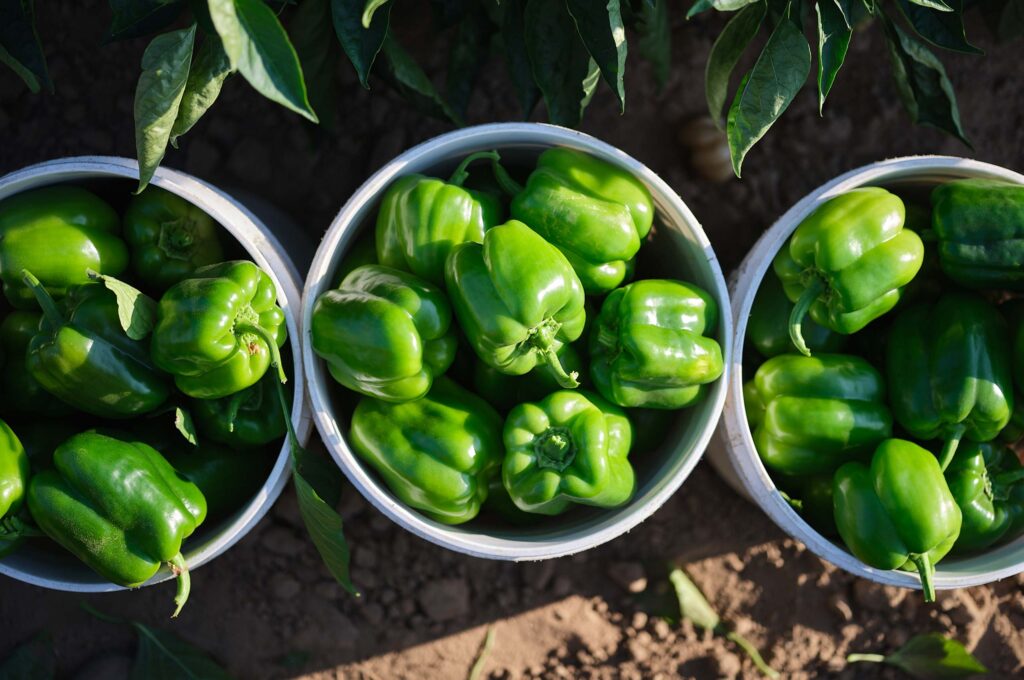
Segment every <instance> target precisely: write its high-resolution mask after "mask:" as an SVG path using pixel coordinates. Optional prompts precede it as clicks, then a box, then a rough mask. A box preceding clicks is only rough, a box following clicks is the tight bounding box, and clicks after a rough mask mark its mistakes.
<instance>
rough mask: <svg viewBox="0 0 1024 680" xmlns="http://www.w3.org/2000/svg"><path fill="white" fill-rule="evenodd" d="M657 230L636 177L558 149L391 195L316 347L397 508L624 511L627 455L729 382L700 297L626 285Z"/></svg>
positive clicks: (322, 321) (343, 271)
mask: <svg viewBox="0 0 1024 680" xmlns="http://www.w3.org/2000/svg"><path fill="white" fill-rule="evenodd" d="M482 161H488V162H489V163H488V166H485V167H484V168H481V169H480V171H479V172H477V171H476V170H474V172H473V173H472V174H471V173H470V172H469V169H470V166H471V164H473V163H478V162H482ZM480 165H482V163H480ZM487 169H489V172H488V171H487ZM655 218H656V215H655V209H654V204H653V201H652V199H651V195H650V192H649V191H648V189H647V187H646V186H645V185H644V184H643V183H642V182H640V181H639V180H638V179H637V178H636V177H634V176H633V175H632V174H631V173H630V172H628V171H627V170H624V169H623V168H621V167H618V166H617V165H614V164H610V163H608V162H606V161H603V160H601V159H598V158H595V157H592V156H590V155H588V154H585V153H582V152H579V151H575V150H572V149H564V148H552V149H549V150H547V151H545V152H543V153H542V154H540V156H539V158H537V160H536V162H535V163H534V164H532V165H530V166H528V167H515V168H506V167H505V166H504V165H503V164H502V162H501V159H500V157H499V156H498V154H497V153H496V152H494V151H486V152H481V153H476V154H472V155H470V156H468V157H466V158H464V159H462V160H461V162H460V163H459V164H458V166H457V167H455V168H454V171H453V173H452V175H451V176H450V177H449V178H448V179H447V180H445V179H441V178H437V177H428V176H424V175H408V176H405V177H402V178H399V179H398V180H396V181H395V182H394V183H393V184H392V185H391V186H390V187H389V188H388V190H387V191H386V192H385V195H384V196H383V198H382V201H381V205H380V206H379V210H378V212H377V221H376V225H375V229H374V230H373V232H372V233H366V234H363V235H360V236H359V237H358V238H357V240H356V242H355V245H354V246H352V247H351V248H350V249H349V251H348V253H347V255H346V258H345V259H344V260H342V261H341V262H340V263H339V265H338V270H337V272H336V273H335V277H336V279H335V280H336V281H337V285H336V287H335V288H334V289H332V290H330V291H327V292H325V293H324V294H322V295H321V296H320V297H319V299H317V300H316V303H315V305H314V308H313V315H312V324H311V328H310V338H311V342H312V348H313V350H314V351H315V352H316V354H317V355H319V356H320V357H321V358H322V359H323V361H324V362H325V364H326V368H327V370H328V372H329V373H330V375H331V376H332V377H333V378H334V379H335V380H336V381H337V382H338V384H339V385H340V386H341V387H342V388H344V389H346V390H348V391H349V392H350V393H354V395H356V397H357V401H356V403H355V406H354V408H353V410H352V411H351V417H350V418H342V419H340V420H342V421H345V420H347V421H348V422H349V432H348V443H349V444H350V446H351V448H352V450H353V451H354V452H355V453H356V454H357V455H358V456H359V457H360V458H361V459H362V460H363V461H364V462H365V463H366V464H367V466H368V467H369V468H371V469H372V470H374V471H375V472H376V473H377V475H379V477H380V479H381V480H382V481H383V482H384V483H385V484H386V485H387V486H388V487H389V488H390V490H391V492H392V493H393V495H394V496H395V498H396V499H398V501H400V502H402V503H404V504H406V505H407V506H409V507H410V508H413V509H415V510H417V511H419V512H421V513H423V514H424V515H426V516H427V517H429V518H430V519H432V520H434V521H437V522H440V523H443V524H461V523H464V522H469V521H471V520H474V519H475V518H477V517H478V516H481V518H483V517H486V518H488V521H491V522H497V523H502V522H504V523H507V524H511V525H515V526H522V525H524V524H529V523H531V522H537V521H538V520H539V519H541V518H543V517H544V516H552V515H560V514H562V513H566V512H572V511H577V512H579V511H582V510H581V506H590V507H593V508H614V507H618V506H622V505H624V504H626V503H628V502H629V501H630V500H631V499H632V497H633V495H634V493H635V492H636V488H637V478H636V473H635V471H634V468H633V464H632V462H631V461H630V455H631V454H638V455H640V454H649V453H650V452H651V451H652V450H653V449H656V448H657V447H658V445H659V444H660V443H661V440H662V439H663V438H664V436H665V434H666V432H667V431H668V426H669V421H671V420H672V412H673V411H675V410H677V409H683V408H687V407H690V406H693V405H694V404H696V403H699V402H700V401H701V400H702V399H704V397H705V394H706V392H707V389H708V386H709V385H710V384H711V383H713V382H714V381H715V380H717V379H718V378H719V377H720V376H721V374H722V371H723V360H722V350H721V347H720V345H719V344H718V340H716V338H715V333H716V331H717V329H718V328H719V326H718V318H719V317H718V314H719V308H718V304H717V302H716V301H715V300H714V298H712V297H711V296H710V295H709V294H708V293H707V292H706V291H704V290H702V289H701V288H699V287H698V286H696V285H694V284H692V283H688V282H685V281H679V280H671V279H650V278H647V279H645V278H644V277H643V272H642V271H640V272H638V271H637V264H636V262H637V254H638V252H639V251H640V249H641V247H642V246H643V245H644V244H645V243H647V242H649V241H650V240H651V238H653V237H654V234H653V231H654V230H652V226H653V225H654V224H655V222H656V219H655ZM339 403H345V402H344V400H340V401H339Z"/></svg>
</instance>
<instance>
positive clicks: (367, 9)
mask: <svg viewBox="0 0 1024 680" xmlns="http://www.w3.org/2000/svg"><path fill="white" fill-rule="evenodd" d="M390 1H391V0H366V5H365V6H364V8H363V16H362V19H361V20H362V24H363V28H369V27H370V24H372V23H373V15H374V14H375V13H376V12H377V10H378V9H380V8H381V7H383V6H384V5H386V4H388V3H389V2H390Z"/></svg>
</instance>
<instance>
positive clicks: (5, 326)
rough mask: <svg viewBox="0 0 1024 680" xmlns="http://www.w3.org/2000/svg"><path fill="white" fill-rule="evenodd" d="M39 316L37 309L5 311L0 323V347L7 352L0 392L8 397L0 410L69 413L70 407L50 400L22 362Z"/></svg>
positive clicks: (45, 414) (20, 413)
mask: <svg viewBox="0 0 1024 680" xmlns="http://www.w3.org/2000/svg"><path fill="white" fill-rule="evenodd" d="M42 317H43V315H42V314H41V313H40V312H35V311H29V310H19V311H14V312H11V313H10V314H8V315H7V316H6V317H5V318H4V320H3V322H2V323H0V347H3V350H4V354H6V355H7V361H6V362H5V363H4V364H3V367H2V368H0V392H2V393H3V394H4V395H8V396H9V397H10V398H6V399H4V401H3V405H2V406H0V413H4V414H8V415H18V416H37V417H49V416H53V417H58V416H64V415H67V414H69V413H71V412H72V408H71V407H70V406H68V405H67V404H65V403H64V402H63V401H61V400H60V399H54V398H53V395H52V394H50V393H49V392H47V391H46V388H44V387H43V386H42V385H40V384H39V381H38V380H36V379H35V378H33V377H32V374H31V373H30V372H29V370H28V363H27V362H26V361H25V358H26V356H27V354H28V344H29V343H30V342H31V341H32V338H34V337H35V336H36V334H37V333H38V332H39V322H40V320H41V319H42ZM14 395H17V397H16V398H15V396H14Z"/></svg>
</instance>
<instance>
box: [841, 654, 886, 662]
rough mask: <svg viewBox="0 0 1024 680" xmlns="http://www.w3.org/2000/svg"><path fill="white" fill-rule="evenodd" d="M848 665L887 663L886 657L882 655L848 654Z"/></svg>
mask: <svg viewBox="0 0 1024 680" xmlns="http://www.w3.org/2000/svg"><path fill="white" fill-rule="evenodd" d="M846 662H847V663H862V662H866V663H885V656H884V655H882V654H848V655H847V657H846Z"/></svg>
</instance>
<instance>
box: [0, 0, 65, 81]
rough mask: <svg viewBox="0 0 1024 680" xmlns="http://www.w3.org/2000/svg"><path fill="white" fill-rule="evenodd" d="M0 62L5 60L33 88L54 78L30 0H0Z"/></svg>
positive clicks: (31, 0)
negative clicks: (47, 62) (48, 67)
mask: <svg viewBox="0 0 1024 680" xmlns="http://www.w3.org/2000/svg"><path fill="white" fill-rule="evenodd" d="M0 62H3V63H4V64H7V66H8V67H10V69H11V70H12V71H14V72H15V73H16V74H17V75H18V77H19V78H21V79H22V80H23V81H25V85H26V86H27V87H28V89H29V90H31V91H32V92H39V90H40V89H42V88H46V89H47V90H48V91H50V92H53V82H52V81H51V80H50V72H49V69H47V67H46V55H44V54H43V46H42V44H41V43H40V42H39V33H38V32H37V31H36V17H35V10H34V8H33V0H0Z"/></svg>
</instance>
